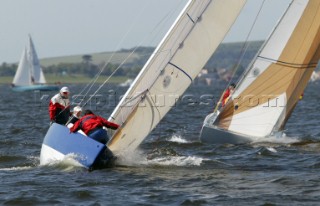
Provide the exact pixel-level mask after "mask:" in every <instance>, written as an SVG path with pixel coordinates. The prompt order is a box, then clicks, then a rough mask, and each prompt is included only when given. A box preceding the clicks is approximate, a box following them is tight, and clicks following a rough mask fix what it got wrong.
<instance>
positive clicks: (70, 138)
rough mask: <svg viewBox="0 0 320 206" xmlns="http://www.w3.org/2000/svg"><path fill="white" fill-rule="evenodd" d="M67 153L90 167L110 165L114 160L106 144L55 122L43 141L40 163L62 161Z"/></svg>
mask: <svg viewBox="0 0 320 206" xmlns="http://www.w3.org/2000/svg"><path fill="white" fill-rule="evenodd" d="M67 155H72V158H73V159H74V160H76V161H77V162H78V163H80V164H81V165H82V166H84V167H86V168H88V169H96V168H104V167H109V166H111V165H112V164H113V161H114V157H113V155H112V152H111V151H110V150H109V149H108V148H107V147H106V145H104V144H101V143H99V142H97V141H95V140H93V139H91V138H89V137H86V136H84V135H82V134H80V133H70V131H69V129H68V128H67V127H65V126H62V125H59V124H55V123H53V124H52V125H51V127H50V128H49V130H48V132H47V134H46V136H45V138H44V140H43V143H42V148H41V154H40V164H41V165H45V164H48V163H51V162H53V161H61V160H63V159H64V158H65V156H67Z"/></svg>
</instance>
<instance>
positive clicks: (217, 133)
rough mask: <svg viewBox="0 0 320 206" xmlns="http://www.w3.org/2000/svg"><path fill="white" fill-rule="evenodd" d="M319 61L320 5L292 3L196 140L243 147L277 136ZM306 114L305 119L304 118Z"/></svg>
mask: <svg viewBox="0 0 320 206" xmlns="http://www.w3.org/2000/svg"><path fill="white" fill-rule="evenodd" d="M319 58H320V1H319V0H293V1H292V2H291V4H290V5H289V6H288V8H287V10H286V12H285V13H284V15H283V16H282V18H281V20H280V21H279V23H278V25H277V26H276V27H275V29H274V31H273V32H272V33H271V35H270V37H269V38H268V39H267V40H266V42H265V44H264V45H263V46H262V48H261V50H260V51H259V52H258V54H257V56H256V57H255V59H254V60H253V62H252V63H251V65H250V66H249V68H248V69H247V70H246V72H245V73H244V75H243V76H242V78H241V79H240V81H239V82H238V84H237V86H236V88H235V90H234V93H233V94H232V95H231V98H230V99H229V101H228V102H227V103H226V105H225V106H224V107H222V108H221V111H220V112H219V110H217V111H216V112H214V113H211V114H209V115H208V116H207V117H206V118H205V121H204V124H203V127H202V130H201V134H200V141H201V142H204V143H212V144H219V143H230V144H238V143H247V142H252V141H257V140H259V141H261V140H264V139H265V140H267V139H266V138H267V137H270V136H275V137H277V136H282V131H283V129H284V126H285V124H286V122H287V120H288V119H289V117H290V115H291V113H292V112H293V110H294V108H295V106H296V104H297V103H298V101H299V99H300V96H301V95H302V94H303V92H304V89H305V87H306V86H307V84H308V81H309V79H310V77H311V75H312V73H313V71H314V69H315V68H316V66H317V64H318V61H319ZM306 115H307V114H306Z"/></svg>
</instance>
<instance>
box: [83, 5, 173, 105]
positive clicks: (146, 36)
mask: <svg viewBox="0 0 320 206" xmlns="http://www.w3.org/2000/svg"><path fill="white" fill-rule="evenodd" d="M145 8H146V7H145ZM143 10H144V9H143ZM175 10H176V8H173V9H172V10H171V11H169V12H168V13H167V15H165V17H163V18H162V19H161V20H160V22H159V23H158V24H156V25H155V27H154V28H153V29H152V31H151V32H150V34H146V35H145V36H144V38H143V39H142V41H141V42H140V43H139V44H138V45H137V46H136V47H134V49H133V50H132V52H131V53H130V54H129V55H128V56H127V57H126V58H125V59H124V60H123V61H122V62H121V63H120V64H119V66H118V67H117V68H116V69H115V70H114V71H113V72H112V73H111V74H110V75H109V77H108V78H107V79H106V80H105V81H104V82H103V83H102V84H101V85H100V86H99V87H98V89H97V90H96V91H95V92H94V93H93V95H90V97H89V99H88V100H87V101H86V102H85V103H84V105H83V106H85V105H87V104H88V102H89V101H90V100H91V98H92V97H93V96H95V95H96V94H97V93H98V92H99V91H100V89H101V88H102V87H103V86H104V85H105V84H106V83H107V82H108V81H109V80H110V79H111V77H113V76H114V74H115V73H116V72H117V71H118V70H119V69H120V68H121V66H123V65H124V63H125V62H127V60H128V59H129V58H130V57H131V56H132V55H133V54H134V53H135V52H136V50H137V49H138V48H139V47H141V45H142V44H143V43H144V42H145V41H146V39H147V38H148V37H150V36H151V37H153V40H154V39H155V35H151V34H152V33H155V32H156V30H157V29H158V28H160V26H161V24H163V23H164V22H165V21H168V19H169V17H170V16H172V15H173V12H174V11H175ZM142 13H143V12H141V14H142ZM141 14H140V15H141ZM140 15H139V17H140ZM132 26H133V25H132ZM162 27H163V25H162ZM128 33H129V32H127V34H128ZM127 34H126V36H127ZM115 53H116V52H114V54H115ZM106 66H107V64H105V65H104V67H106ZM104 67H103V68H104ZM100 74H101V72H99V74H98V75H97V77H96V79H95V81H94V82H93V84H94V83H95V82H96V80H97V79H98V77H99V76H100ZM93 84H92V85H91V87H90V89H91V88H92V86H93ZM87 94H88V92H87V93H86V95H87ZM83 100H84V99H83ZM83 100H82V101H83ZM82 101H81V103H82ZM81 103H80V104H81Z"/></svg>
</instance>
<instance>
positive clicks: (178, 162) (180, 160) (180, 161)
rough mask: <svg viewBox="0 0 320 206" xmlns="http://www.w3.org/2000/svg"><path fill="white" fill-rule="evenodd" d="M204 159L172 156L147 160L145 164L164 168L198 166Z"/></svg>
mask: <svg viewBox="0 0 320 206" xmlns="http://www.w3.org/2000/svg"><path fill="white" fill-rule="evenodd" d="M203 160H204V159H203V158H201V157H195V156H188V157H185V156H174V157H159V158H155V159H152V160H148V161H147V163H148V164H151V165H164V166H170V165H172V166H200V165H201V163H202V161H203Z"/></svg>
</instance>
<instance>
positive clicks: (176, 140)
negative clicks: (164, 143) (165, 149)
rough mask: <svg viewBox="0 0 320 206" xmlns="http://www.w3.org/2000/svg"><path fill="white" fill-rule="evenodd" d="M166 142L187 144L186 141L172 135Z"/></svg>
mask: <svg viewBox="0 0 320 206" xmlns="http://www.w3.org/2000/svg"><path fill="white" fill-rule="evenodd" d="M168 141H169V142H177V143H188V141H187V140H185V139H183V138H182V137H181V136H180V135H173V136H172V137H171V138H170V139H169V140H168Z"/></svg>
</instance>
